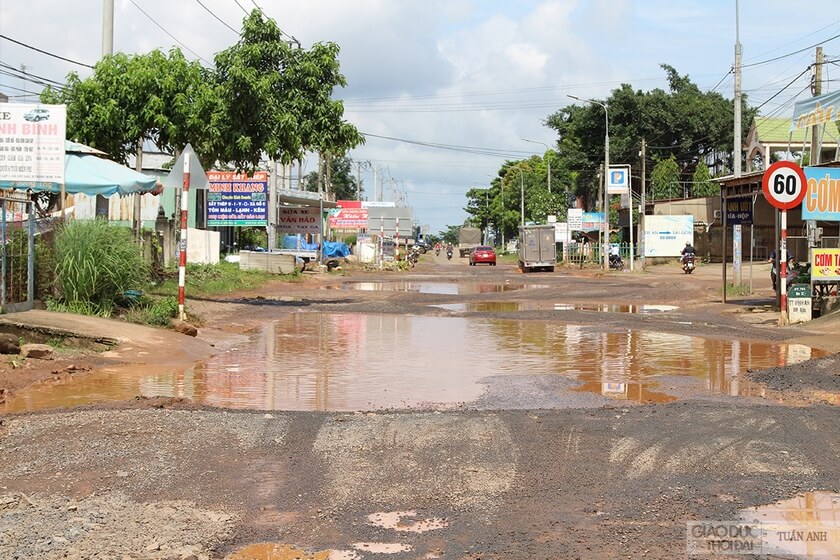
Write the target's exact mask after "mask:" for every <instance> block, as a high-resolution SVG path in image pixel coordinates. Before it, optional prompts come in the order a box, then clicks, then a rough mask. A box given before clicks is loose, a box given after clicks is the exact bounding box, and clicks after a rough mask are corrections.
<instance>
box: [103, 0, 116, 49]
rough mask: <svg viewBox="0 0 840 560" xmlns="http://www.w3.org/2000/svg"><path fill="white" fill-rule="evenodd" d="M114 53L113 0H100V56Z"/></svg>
mask: <svg viewBox="0 0 840 560" xmlns="http://www.w3.org/2000/svg"><path fill="white" fill-rule="evenodd" d="M110 54H114V0H103V1H102V56H103V57H105V56H107V55H110Z"/></svg>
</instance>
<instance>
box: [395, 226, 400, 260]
mask: <svg viewBox="0 0 840 560" xmlns="http://www.w3.org/2000/svg"><path fill="white" fill-rule="evenodd" d="M394 251H396V254H395V255H394V260H395V261H398V260H400V219H399V218H397V225H396V227H395V228H394Z"/></svg>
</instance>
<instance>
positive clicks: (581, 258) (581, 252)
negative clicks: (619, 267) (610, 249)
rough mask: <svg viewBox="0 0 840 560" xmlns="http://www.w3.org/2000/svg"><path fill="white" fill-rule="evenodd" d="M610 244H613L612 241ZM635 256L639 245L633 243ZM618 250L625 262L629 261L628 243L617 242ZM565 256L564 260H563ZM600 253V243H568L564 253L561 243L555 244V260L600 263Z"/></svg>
mask: <svg viewBox="0 0 840 560" xmlns="http://www.w3.org/2000/svg"><path fill="white" fill-rule="evenodd" d="M611 245H615V243H612V244H611ZM634 249H635V252H636V258H638V254H639V246H638V245H634ZM618 251H619V254H620V255H621V258H622V259H624V262H625V263H629V262H630V244H629V243H619V244H618ZM564 258H565V260H564ZM601 259H602V253H601V244H600V243H570V244H569V249H568V251H566V252H565V253H564V251H563V244H562V243H558V244H557V262H565V263H567V264H576V265H579V266H584V265H586V264H593V265H601V264H602V262H603V261H602V260H601Z"/></svg>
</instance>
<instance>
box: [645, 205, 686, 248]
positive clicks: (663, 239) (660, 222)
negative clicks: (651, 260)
mask: <svg viewBox="0 0 840 560" xmlns="http://www.w3.org/2000/svg"><path fill="white" fill-rule="evenodd" d="M643 235H644V242H645V256H646V257H679V256H680V251H682V250H683V247H685V243H686V241H687V242H689V243H691V244H694V216H691V215H687V216H686V215H683V216H662V215H652V216H645V231H644V233H643Z"/></svg>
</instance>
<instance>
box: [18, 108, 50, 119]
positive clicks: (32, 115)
mask: <svg viewBox="0 0 840 560" xmlns="http://www.w3.org/2000/svg"><path fill="white" fill-rule="evenodd" d="M49 118H50V111H49V110H48V109H42V108H36V109H32V110H31V111H28V112H26V113H25V114H24V115H23V119H24V120H26V121H29V122H39V121H45V120H47V119H49Z"/></svg>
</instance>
